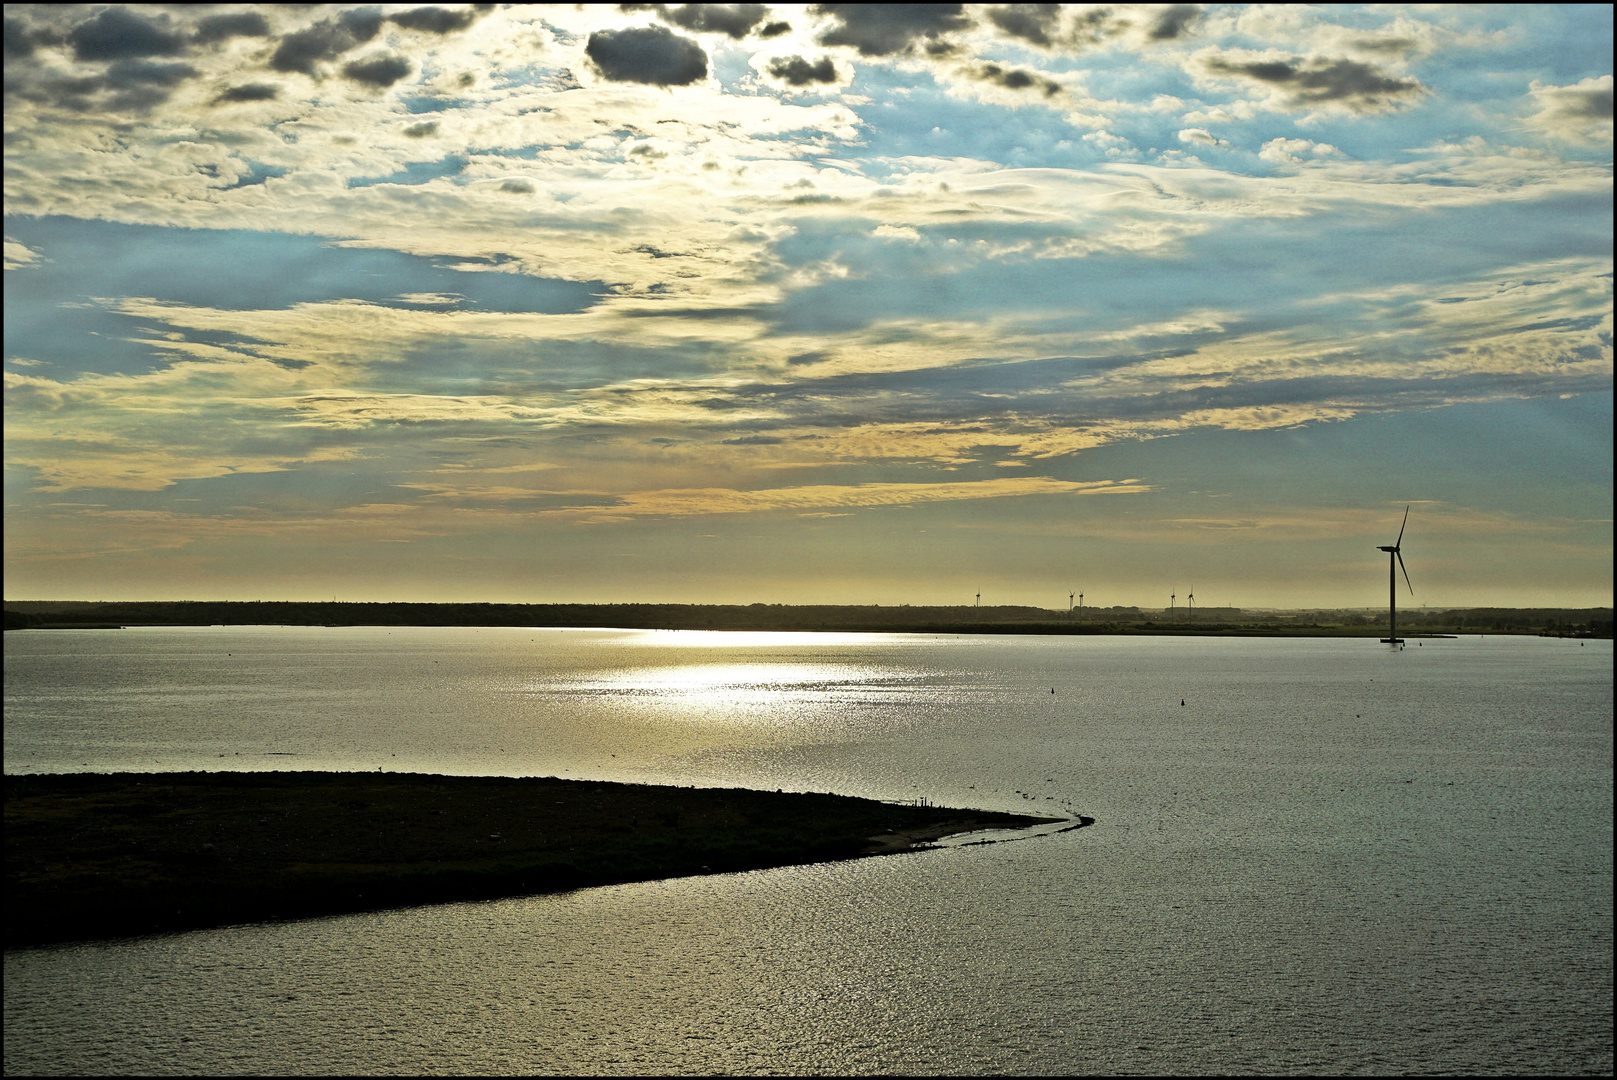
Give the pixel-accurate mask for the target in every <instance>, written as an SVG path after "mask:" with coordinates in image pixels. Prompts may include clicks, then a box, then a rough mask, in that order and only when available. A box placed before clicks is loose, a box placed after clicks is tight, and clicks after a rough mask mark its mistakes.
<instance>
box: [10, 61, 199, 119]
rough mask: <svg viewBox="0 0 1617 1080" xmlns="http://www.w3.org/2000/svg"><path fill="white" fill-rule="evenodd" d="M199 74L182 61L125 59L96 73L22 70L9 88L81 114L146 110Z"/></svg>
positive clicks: (19, 95)
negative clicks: (164, 61) (160, 61)
mask: <svg viewBox="0 0 1617 1080" xmlns="http://www.w3.org/2000/svg"><path fill="white" fill-rule="evenodd" d="M197 74H198V71H197V69H196V68H194V67H192V66H191V65H190V64H187V63H183V62H174V63H157V62H155V61H152V60H143V59H125V60H119V61H117V62H116V63H113V64H111V65H109V66H108V67H107V68H106V69H105V70H104V71H100V72H97V73H87V74H81V75H62V74H58V73H56V72H45V73H37V72H26V73H21V74H19V75H18V76H17V77H16V78H15V79H8V85H7V87H6V90H7V93H8V94H9V95H14V96H16V97H17V98H20V99H22V100H25V101H30V102H35V103H37V104H42V105H49V106H56V107H58V108H63V109H67V110H70V111H72V112H78V113H102V112H116V113H145V112H149V111H150V110H152V109H155V108H157V107H158V106H160V105H162V104H164V103H165V102H167V101H168V100H169V98H170V97H172V96H173V93H174V89H175V88H176V87H177V86H179V84H180V83H182V82H184V81H185V80H187V79H191V78H195V77H196V75H197Z"/></svg>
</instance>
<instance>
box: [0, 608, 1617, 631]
mask: <svg viewBox="0 0 1617 1080" xmlns="http://www.w3.org/2000/svg"><path fill="white" fill-rule="evenodd" d="M130 625H144V626H165V625H166V626H212V625H225V626H248V625H279V626H565V627H624V628H628V629H647V630H840V631H875V632H888V633H897V632H906V631H908V632H945V633H966V634H970V633H979V634H980V633H988V634H1006V633H1012V634H1014V633H1024V634H1086V633H1087V634H1104V633H1159V634H1183V633H1202V634H1220V633H1222V634H1252V633H1291V634H1345V635H1359V634H1362V635H1364V636H1369V635H1371V634H1375V633H1379V632H1381V631H1382V630H1384V629H1385V627H1386V616H1385V614H1384V613H1377V612H1374V611H1371V612H1366V611H1364V610H1358V611H1346V610H1326V609H1321V610H1309V611H1251V612H1247V611H1242V610H1241V609H1240V608H1197V609H1196V610H1195V611H1194V612H1187V611H1186V610H1184V609H1182V608H1181V609H1179V610H1177V611H1174V612H1167V611H1162V610H1160V609H1157V610H1150V609H1146V610H1142V609H1140V608H1137V607H1110V608H1085V609H1083V611H1082V613H1079V612H1076V611H1072V612H1068V611H1051V610H1048V609H1046V608H1035V607H1014V606H1000V607H972V606H966V605H963V606H959V607H910V606H907V605H900V606H896V607H891V606H880V605H831V604H815V605H792V604H745V605H743V604H380V603H341V602H337V601H312V602H300V601H273V600H262V601H254V600H248V601H206V600H201V601H199V600H172V601H158V600H147V601H131V602H116V601H59V602H58V601H47V600H32V601H7V602H6V605H5V628H6V629H7V630H17V629H27V628H35V627H38V628H52V627H69V626H130ZM1398 627H1399V629H1400V631H1409V632H1414V633H1469V634H1478V633H1516V634H1521V633H1530V634H1544V633H1548V634H1566V635H1569V636H1578V637H1611V636H1612V609H1611V608H1580V609H1569V608H1465V609H1454V610H1446V611H1436V610H1427V609H1424V608H1415V609H1411V610H1408V611H1400V612H1399V613H1398Z"/></svg>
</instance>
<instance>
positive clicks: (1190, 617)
mask: <svg viewBox="0 0 1617 1080" xmlns="http://www.w3.org/2000/svg"><path fill="white" fill-rule="evenodd" d="M1185 599H1187V600H1189V601H1190V608H1189V610H1188V611H1187V612H1186V614H1185V621H1186V622H1195V621H1196V587H1195V586H1194V585H1192V586H1191V587H1190V595H1189V596H1187V597H1186V598H1185Z"/></svg>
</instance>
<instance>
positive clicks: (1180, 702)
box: [1179, 698, 1185, 708]
mask: <svg viewBox="0 0 1617 1080" xmlns="http://www.w3.org/2000/svg"><path fill="white" fill-rule="evenodd" d="M1184 704H1185V699H1184V698H1180V699H1179V705H1180V707H1181V708H1183V707H1184Z"/></svg>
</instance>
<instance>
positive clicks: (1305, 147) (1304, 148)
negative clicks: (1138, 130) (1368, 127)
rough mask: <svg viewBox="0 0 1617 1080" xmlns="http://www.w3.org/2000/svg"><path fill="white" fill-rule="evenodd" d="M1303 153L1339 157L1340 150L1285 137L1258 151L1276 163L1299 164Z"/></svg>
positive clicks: (1318, 156) (1314, 156)
mask: <svg viewBox="0 0 1617 1080" xmlns="http://www.w3.org/2000/svg"><path fill="white" fill-rule="evenodd" d="M1181 134H1183V133H1182V132H1181ZM1304 155H1306V156H1308V157H1313V158H1323V157H1341V156H1342V151H1340V150H1338V149H1337V148H1336V147H1334V146H1332V145H1331V144H1330V143H1320V142H1311V141H1309V140H1308V139H1285V138H1280V139H1270V140H1269V141H1268V142H1266V143H1264V144H1263V149H1261V150H1259V151H1258V156H1259V157H1260V158H1262V159H1263V160H1264V161H1272V162H1274V163H1275V164H1276V165H1301V164H1302V163H1303V157H1304Z"/></svg>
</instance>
